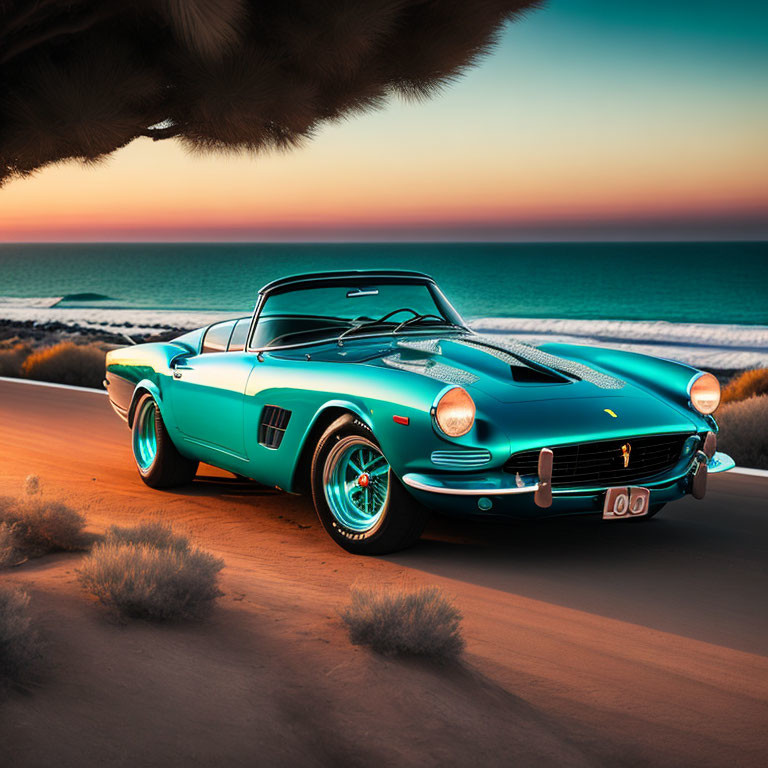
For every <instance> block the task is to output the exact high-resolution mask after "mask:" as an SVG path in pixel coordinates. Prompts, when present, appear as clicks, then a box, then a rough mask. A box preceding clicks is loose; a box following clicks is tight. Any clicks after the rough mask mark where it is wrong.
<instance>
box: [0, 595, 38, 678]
mask: <svg viewBox="0 0 768 768" xmlns="http://www.w3.org/2000/svg"><path fill="white" fill-rule="evenodd" d="M38 655H39V640H38V635H37V632H36V631H35V629H34V627H33V626H32V618H31V616H30V613H29V596H28V595H27V594H25V593H24V592H22V591H21V590H19V589H13V588H10V587H0V687H2V686H4V685H8V684H9V683H14V682H19V681H21V680H22V679H23V677H24V675H25V674H26V673H27V672H28V671H29V667H30V665H31V664H32V662H33V661H34V659H35V658H36V657H37V656H38Z"/></svg>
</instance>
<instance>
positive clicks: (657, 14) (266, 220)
mask: <svg viewBox="0 0 768 768" xmlns="http://www.w3.org/2000/svg"><path fill="white" fill-rule="evenodd" d="M767 41H768V4H766V3H764V2H758V1H757V0H749V1H747V0H736V2H732V3H729V4H723V3H722V2H715V0H700V1H699V2H691V1H689V0H669V2H665V3H663V4H662V3H648V2H640V1H639V0H624V1H623V2H616V0H551V2H550V3H549V5H548V7H547V8H545V9H544V10H541V11H538V12H536V13H533V14H531V15H530V16H528V17H527V18H526V19H524V20H523V21H522V22H520V23H518V24H516V25H514V26H511V27H509V28H508V29H507V30H506V33H505V34H504V36H503V39H502V44H501V45H500V47H499V48H498V50H497V51H496V52H495V54H494V55H492V56H491V57H490V58H487V59H485V60H484V61H483V62H482V64H481V65H480V66H479V67H477V68H475V69H474V70H472V71H471V72H470V73H469V74H468V75H467V76H465V77H464V78H463V79H462V80H461V81H459V82H458V83H456V84H455V85H453V86H451V87H450V88H448V89H447V90H446V91H445V92H444V93H443V94H442V95H440V96H438V97H437V98H434V99H432V100H431V101H428V102H425V103H419V104H413V103H403V102H392V103H391V104H390V105H389V106H388V107H387V108H386V109H385V110H384V111H380V112H377V113H372V114H369V115H366V116H364V117H357V118H353V119H350V120H348V121H346V122H343V123H340V124H333V125H328V126H326V127H325V128H324V129H323V130H322V131H321V132H320V134H319V135H318V137H317V138H316V139H315V140H314V141H312V142H310V143H308V144H307V145H306V146H305V147H304V148H302V149H300V150H298V151H294V152H292V153H290V154H275V155H269V156H262V157H258V158H253V157H245V156H229V157H222V156H206V157H201V156H190V155H188V154H187V153H185V151H184V150H183V149H181V148H180V147H179V146H178V145H176V144H175V143H174V142H169V141H166V142H157V143H153V142H152V141H150V140H149V139H142V140H140V141H137V142H134V143H133V144H131V145H130V146H128V147H127V148H125V149H124V150H122V151H120V152H118V153H117V154H116V155H114V156H113V157H112V158H110V159H109V160H108V161H107V162H106V163H104V164H102V165H100V166H98V167H95V168H88V169H83V168H82V167H80V166H78V165H75V164H67V165H63V166H59V167H56V168H49V169H47V170H44V171H42V172H41V173H39V174H37V175H36V176H35V177H33V178H31V179H27V180H22V181H14V182H12V183H10V184H9V185H7V186H6V187H5V188H3V189H2V190H0V240H3V241H35V240H37V241H57V240H74V241H77V240H96V241H103V240H315V239H323V240H350V239H352V240H367V239H373V240H389V239H392V240H446V239H447V240H456V239H472V240H539V239H550V240H570V239H582V240H584V239H586V240H601V239H630V240H631V239H732V238H736V239H764V238H766V236H768V140H767V139H766V137H767V136H768V42H767Z"/></svg>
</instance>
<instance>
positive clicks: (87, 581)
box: [78, 523, 224, 621]
mask: <svg viewBox="0 0 768 768" xmlns="http://www.w3.org/2000/svg"><path fill="white" fill-rule="evenodd" d="M223 567H224V562H223V561H222V560H220V559H219V558H217V557H214V556H213V555H211V554H209V553H208V552H203V551H202V550H200V549H197V548H194V547H191V546H190V543H189V540H188V539H187V538H186V537H184V536H179V535H177V534H174V533H173V532H172V530H171V528H170V526H163V525H161V524H159V523H144V524H141V525H139V526H137V527H136V528H116V527H115V528H112V529H111V530H110V531H109V533H108V534H107V536H106V539H105V540H104V541H103V542H102V543H100V544H97V545H96V546H95V547H94V548H93V551H92V552H91V554H90V555H89V556H88V557H87V558H86V559H85V561H84V562H83V565H82V567H81V568H80V570H79V572H78V573H79V576H78V577H79V579H80V583H81V584H82V585H83V587H85V589H87V590H88V591H89V592H91V593H92V594H93V595H95V596H96V597H97V598H98V599H99V600H100V601H101V602H102V603H103V604H104V605H106V606H108V607H109V608H111V609H113V610H114V611H116V612H117V613H118V614H120V615H121V616H125V617H131V618H143V619H150V620H155V621H165V620H170V619H190V618H201V617H203V616H205V615H206V614H207V613H209V612H210V610H211V609H212V607H213V601H214V600H215V599H216V598H217V597H219V596H220V595H221V592H220V591H219V589H218V584H217V582H218V574H219V571H220V570H221V569H222V568H223Z"/></svg>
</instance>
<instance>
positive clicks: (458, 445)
mask: <svg viewBox="0 0 768 768" xmlns="http://www.w3.org/2000/svg"><path fill="white" fill-rule="evenodd" d="M105 386H106V388H107V391H108V393H109V398H110V401H111V403H112V406H113V407H114V409H115V411H116V412H117V413H118V414H119V415H120V416H121V417H122V418H123V419H125V420H126V421H127V422H128V425H129V426H130V428H131V430H132V433H133V438H132V440H133V442H132V445H133V455H134V458H135V460H136V465H137V467H138V470H139V474H140V476H141V478H142V479H143V480H144V482H145V483H147V485H149V486H152V487H153V488H168V487H172V486H176V485H181V484H183V483H189V482H190V481H191V480H192V479H193V478H194V476H195V472H196V470H197V466H198V463H199V462H201V461H202V462H207V463H208V464H212V465H215V466H217V467H220V468H222V469H225V470H228V471H230V472H233V473H235V474H236V475H240V476H244V477H248V478H252V479H254V480H257V481H259V482H261V483H263V484H267V485H270V486H277V487H279V488H281V489H284V490H286V491H289V492H309V493H311V494H312V498H313V500H314V505H315V508H316V510H317V514H318V516H319V518H320V521H321V522H322V524H323V526H324V527H325V530H326V531H327V532H328V533H329V534H330V536H331V537H332V538H333V539H334V540H335V541H336V542H337V543H338V544H340V545H341V546H342V547H344V548H345V549H347V550H349V551H350V552H355V553H360V554H375V553H384V552H391V551H394V550H397V549H401V548H403V547H407V546H408V545H410V544H412V543H413V542H414V541H416V539H418V538H419V535H420V534H421V532H422V529H423V527H424V524H425V521H426V519H427V515H428V511H429V510H430V509H432V510H438V511H440V512H443V513H453V514H458V515H496V516H505V517H542V516H555V515H567V514H598V515H602V517H603V518H604V519H606V520H622V519H623V520H638V519H648V518H650V517H652V516H653V515H655V514H656V513H657V512H658V511H659V510H660V509H661V508H662V507H663V506H664V505H665V504H666V503H667V502H670V501H674V500H675V499H679V498H681V497H682V496H685V495H686V494H692V495H693V496H694V497H695V498H702V497H703V496H704V493H705V490H706V484H707V473H708V472H723V471H725V470H728V469H730V468H732V467H733V466H734V463H733V461H732V460H731V459H730V458H729V457H728V456H726V455H724V454H722V453H717V452H716V449H715V446H716V439H715V433H716V432H717V424H716V422H715V420H714V418H713V416H712V413H713V411H714V410H715V409H716V408H717V406H718V404H719V402H720V386H719V384H718V381H717V379H716V378H715V377H714V376H713V375H712V374H710V373H703V372H701V371H698V370H695V369H693V368H690V367H688V366H686V365H682V364H680V363H675V362H671V361H669V360H660V359H656V358H653V357H647V356H644V355H639V354H634V353H630V352H620V351H616V350H610V349H604V348H597V347H588V346H574V345H567V344H544V345H542V346H539V347H535V346H530V345H528V344H523V343H520V342H516V341H512V342H510V341H508V340H505V339H502V338H494V337H488V336H481V335H478V334H476V333H474V332H473V331H472V330H471V329H470V328H469V327H467V325H466V324H465V323H464V321H463V320H462V319H461V317H460V316H459V314H458V313H457V312H456V310H455V309H454V308H453V307H452V306H451V304H450V303H449V302H448V300H447V299H446V298H445V296H444V295H443V293H442V292H441V291H440V289H439V288H438V286H437V285H436V283H435V282H434V280H432V279H431V278H430V277H428V276H427V275H424V274H421V273H418V272H406V271H392V270H367V271H345V272H329V273H322V274H310V275H299V276H296V277H288V278H285V279H282V280H277V281H275V282H272V283H270V284H269V285H267V286H265V287H264V288H262V289H261V291H260V292H259V296H258V301H257V303H256V309H255V311H254V313H253V316H252V317H243V318H239V319H233V320H228V321H226V322H219V323H214V324H213V325H210V326H208V327H206V328H201V329H200V330H197V331H193V332H191V333H186V334H184V335H183V336H179V337H178V338H176V339H174V340H172V341H168V342H164V343H150V344H140V345H137V346H133V347H126V348H123V349H117V350H114V351H112V352H110V353H109V354H108V355H107V373H106V381H105Z"/></svg>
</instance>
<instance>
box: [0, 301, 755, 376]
mask: <svg viewBox="0 0 768 768" xmlns="http://www.w3.org/2000/svg"><path fill="white" fill-rule="evenodd" d="M74 296H77V297H83V296H87V297H88V298H80V299H79V300H80V301H96V300H97V299H96V298H95V297H96V296H99V297H102V295H101V294H70V295H69V296H67V297H58V298H55V297H51V298H32V299H29V298H25V299H19V298H13V297H0V320H6V321H11V322H29V321H32V322H35V323H37V324H46V323H63V324H65V325H69V326H72V327H73V328H77V327H82V328H101V329H104V330H107V331H113V332H115V333H120V334H128V335H130V334H134V333H135V334H148V333H152V332H155V331H161V330H167V329H169V328H179V329H184V330H186V329H192V328H199V327H201V326H204V325H208V324H209V323H213V322H215V321H216V320H220V319H226V318H231V317H242V316H244V315H247V314H250V312H249V311H248V310H243V311H241V312H237V311H230V312H206V311H201V310H188V311H181V310H149V309H127V308H114V309H112V308H102V307H72V306H61V305H59V302H62V303H63V301H62V300H63V299H65V298H66V299H67V300H68V301H74V300H75V299H73V298H72V297H74ZM102 298H103V299H105V300H106V299H108V298H109V297H102ZM57 305H58V306H57ZM470 324H471V326H472V328H473V329H474V330H476V331H477V332H478V333H481V334H484V335H486V336H497V337H498V338H499V339H500V340H501V339H507V340H511V339H517V340H520V341H524V342H527V343H529V344H543V343H546V342H555V341H556V342H563V343H569V344H588V345H595V346H601V347H612V348H614V349H624V350H628V351H631V352H640V353H642V354H647V355H654V356H656V357H665V358H668V359H672V360H679V361H681V362H684V363H688V364H689V365H693V366H696V367H698V368H713V369H720V370H724V369H740V368H757V367H768V326H766V325H734V324H730V325H726V324H712V323H670V322H665V321H652V320H571V319H563V318H530V317H484V318H476V319H474V320H472V321H471V323H470Z"/></svg>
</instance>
